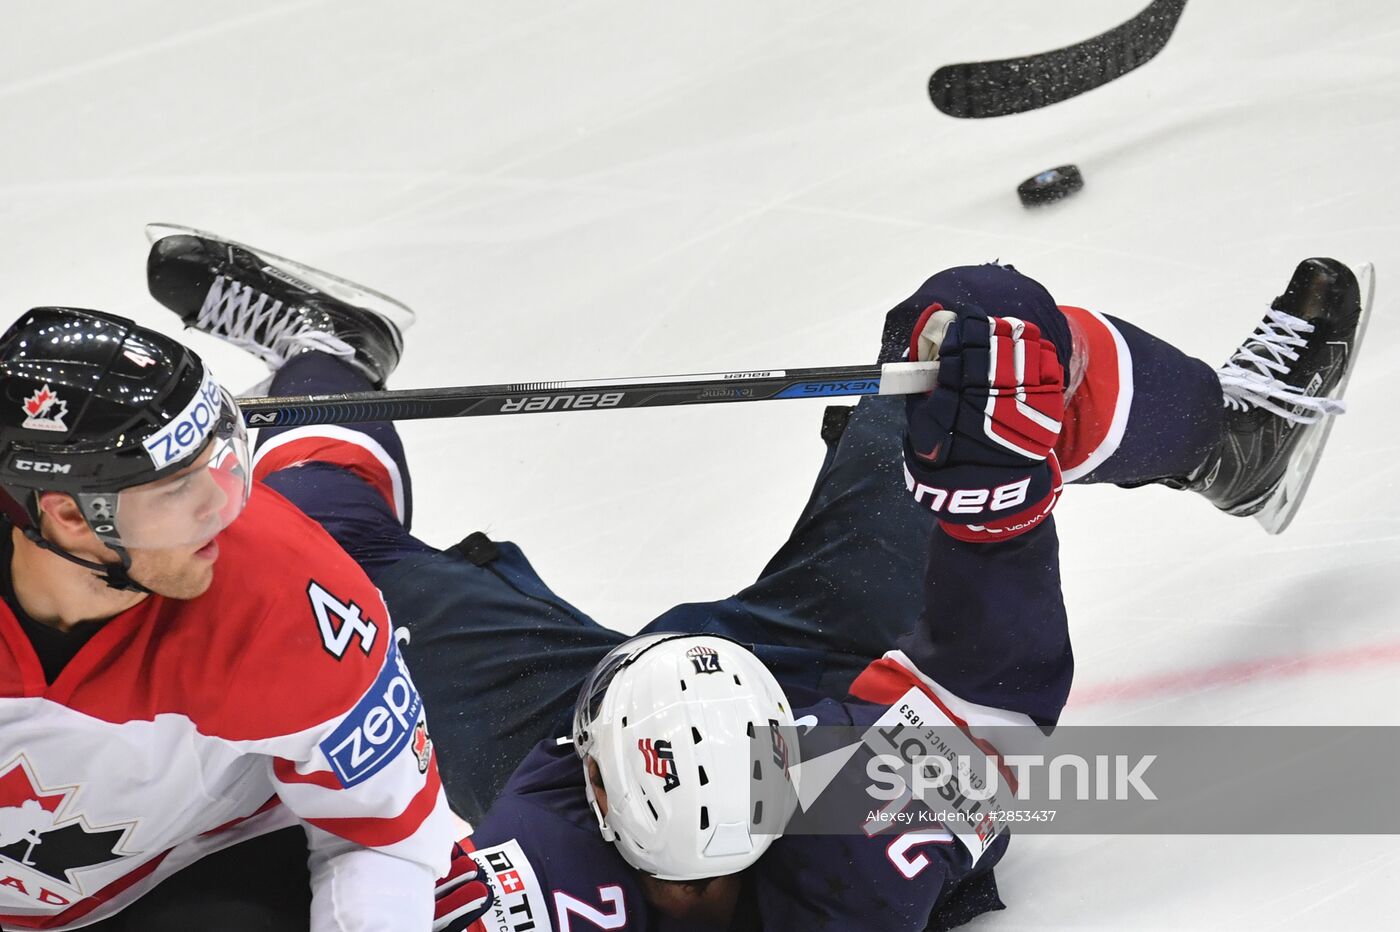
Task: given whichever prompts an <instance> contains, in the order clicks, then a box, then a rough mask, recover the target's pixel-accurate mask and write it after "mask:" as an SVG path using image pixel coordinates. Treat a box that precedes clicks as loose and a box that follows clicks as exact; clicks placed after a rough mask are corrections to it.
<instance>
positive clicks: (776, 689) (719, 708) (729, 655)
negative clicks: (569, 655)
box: [574, 634, 796, 881]
mask: <svg viewBox="0 0 1400 932" xmlns="http://www.w3.org/2000/svg"><path fill="white" fill-rule="evenodd" d="M784 728H786V729H791V728H792V710H791V706H790V704H789V703H788V700H787V697H786V695H784V693H783V691H782V687H781V686H779V685H778V683H777V681H776V680H775V679H774V678H773V675H772V673H770V672H769V671H768V669H767V668H766V667H765V666H764V665H763V663H762V662H761V661H760V660H759V659H758V658H757V657H755V656H754V655H753V653H752V652H750V651H749V650H748V649H747V648H745V647H744V646H743V645H741V644H738V643H736V642H734V641H730V640H728V639H726V638H720V637H713V636H709V635H674V634H671V635H648V636H644V637H642V638H635V639H633V640H632V641H628V642H626V643H624V644H622V645H620V646H619V647H618V648H616V649H615V650H614V651H613V652H612V653H610V654H609V655H608V656H607V657H605V658H604V659H603V661H602V662H600V663H599V664H598V666H597V667H596V668H595V669H594V673H593V675H591V676H590V677H589V679H588V681H587V682H586V683H585V684H584V688H583V690H582V692H581V693H580V697H579V702H578V705H577V706H576V707H575V717H574V742H575V750H576V751H577V753H578V754H579V756H580V758H581V759H582V763H583V769H584V779H585V791H586V794H587V796H588V800H589V804H590V805H591V806H592V807H593V811H594V815H595V816H596V817H597V818H598V826H599V831H600V832H601V833H602V835H603V837H604V839H606V840H609V841H611V842H613V844H614V845H616V846H617V848H618V850H619V852H620V853H621V854H622V856H623V858H624V859H625V860H626V861H627V862H628V863H629V864H631V865H632V866H633V867H635V868H637V869H638V870H641V871H644V872H646V873H648V874H651V875H653V876H655V877H657V878H659V879H662V880H679V881H686V880H700V879H705V878H709V877H718V876H723V875H726V874H733V873H737V872H739V871H742V870H744V869H746V868H747V867H749V866H750V865H752V864H753V863H754V862H755V861H757V860H758V858H759V857H760V856H762V854H763V852H764V851H766V850H767V848H768V846H769V845H770V844H771V843H772V842H773V840H774V839H775V838H777V837H778V836H779V835H781V834H782V830H783V827H784V825H785V824H786V818H787V815H788V813H789V812H791V806H792V805H795V799H796V797H795V791H794V790H795V788H794V786H793V781H792V777H791V774H790V772H789V770H788V768H787V766H786V763H787V762H786V758H785V757H784V759H783V766H774V765H773V762H772V759H773V755H772V753H771V752H770V751H769V750H768V743H769V741H770V740H771V741H772V742H773V746H774V747H783V748H786V747H788V746H791V745H789V744H787V743H781V742H785V741H789V740H791V738H786V739H784V738H781V737H780V735H781V730H782V729H784ZM760 748H762V749H763V753H761V754H760V753H757V752H758V750H759V749H760ZM590 761H592V762H593V764H594V765H596V767H597V771H598V773H599V775H600V776H601V778H602V782H603V786H604V788H605V789H606V792H607V813H606V814H605V813H604V812H603V810H602V807H601V806H600V805H599V800H598V798H597V795H598V794H597V793H596V792H595V789H594V786H593V780H592V774H591V772H590Z"/></svg>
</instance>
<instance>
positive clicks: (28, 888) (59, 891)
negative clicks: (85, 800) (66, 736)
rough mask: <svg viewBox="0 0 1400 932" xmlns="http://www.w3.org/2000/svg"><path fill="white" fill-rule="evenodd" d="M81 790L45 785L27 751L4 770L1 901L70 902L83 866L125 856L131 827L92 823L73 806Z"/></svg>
mask: <svg viewBox="0 0 1400 932" xmlns="http://www.w3.org/2000/svg"><path fill="white" fill-rule="evenodd" d="M78 789H79V787H74V786H65V787H59V788H56V789H52V790H50V789H48V788H46V787H44V786H43V785H42V784H40V782H39V781H38V779H36V777H35V776H34V772H33V769H32V768H31V766H30V764H29V762H28V760H26V759H25V758H24V757H23V756H21V757H20V758H19V759H18V760H16V761H15V762H14V763H13V764H12V765H10V766H9V767H8V768H7V769H5V770H4V772H3V773H0V903H6V902H14V901H20V902H25V903H31V904H32V903H42V904H45V905H48V906H66V905H67V904H69V903H72V902H74V901H75V900H77V899H81V898H82V897H83V896H84V891H83V888H82V884H81V881H80V879H79V877H78V875H79V874H80V873H81V872H82V871H83V870H84V869H86V868H89V867H96V866H98V865H101V864H106V863H107V862H108V861H115V860H117V859H118V858H121V857H123V855H122V854H119V853H118V849H119V848H120V847H121V842H122V840H123V839H124V838H125V837H126V835H127V833H128V832H129V831H130V830H131V826H130V825H117V826H107V827H101V828H92V827H90V826H89V825H88V823H87V819H86V818H84V817H83V815H82V813H81V812H74V811H72V808H71V806H69V805H68V804H69V802H70V801H71V799H72V798H73V797H74V796H75V795H76V794H77V792H78Z"/></svg>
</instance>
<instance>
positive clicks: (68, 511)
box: [39, 492, 97, 550]
mask: <svg viewBox="0 0 1400 932" xmlns="http://www.w3.org/2000/svg"><path fill="white" fill-rule="evenodd" d="M39 530H40V531H41V532H42V533H43V535H44V536H45V537H46V538H48V539H49V540H51V541H53V542H54V543H55V544H58V545H59V546H60V547H63V548H64V549H65V550H73V549H76V548H81V547H85V546H86V547H91V546H92V545H93V544H94V543H96V542H97V535H96V534H94V533H93V532H92V528H90V527H88V523H87V519H86V518H84V517H83V513H82V510H81V509H79V508H78V503H77V501H76V500H74V498H73V496H71V495H69V494H68V493H67V492H40V493H39Z"/></svg>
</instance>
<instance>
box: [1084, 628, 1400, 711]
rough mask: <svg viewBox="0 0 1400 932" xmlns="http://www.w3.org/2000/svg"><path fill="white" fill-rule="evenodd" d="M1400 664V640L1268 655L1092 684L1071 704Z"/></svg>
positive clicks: (1195, 690)
mask: <svg viewBox="0 0 1400 932" xmlns="http://www.w3.org/2000/svg"><path fill="white" fill-rule="evenodd" d="M1394 663H1400V642H1397V643H1392V644H1374V645H1368V646H1363V647H1351V648H1346V649H1344V650H1335V651H1324V652H1320V653H1315V654H1292V655H1285V656H1282V657H1264V658H1260V659H1258V660H1241V661H1234V662H1231V663H1222V664H1216V665H1215V666H1210V667H1200V668H1197V669H1194V670H1178V671H1175V672H1172V673H1159V674H1155V675H1148V676H1137V677H1132V678H1130V679H1125V680H1117V681H1109V682H1107V683H1091V684H1087V685H1085V686H1082V687H1076V688H1074V689H1073V690H1071V692H1070V696H1069V703H1068V704H1069V705H1070V706H1075V707H1079V706H1089V705H1103V704H1105V703H1109V702H1127V701H1132V700H1136V699H1150V698H1153V697H1158V696H1172V695H1187V694H1189V693H1193V692H1199V691H1202V690H1207V689H1214V688H1217V687H1221V686H1233V685H1239V684H1243V683H1250V682H1255V681H1258V680H1276V679H1287V678H1290V677H1296V676H1306V675H1307V674H1309V673H1321V672H1329V671H1339V670H1355V669H1357V668H1359V667H1375V666H1384V665H1386V664H1394Z"/></svg>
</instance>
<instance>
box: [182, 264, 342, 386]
mask: <svg viewBox="0 0 1400 932" xmlns="http://www.w3.org/2000/svg"><path fill="white" fill-rule="evenodd" d="M255 296H256V298H257V300H256V301H254V300H253V299H254V297H255ZM194 327H195V328H196V329H198V330H203V331H204V332H205V333H210V334H213V335H214V336H217V337H221V338H222V339H224V340H225V341H226V342H228V343H232V344H233V345H234V346H237V347H238V348H240V349H244V350H247V351H248V352H250V353H252V354H253V355H254V356H257V357H258V358H259V359H261V360H263V362H265V363H267V364H268V365H269V366H271V367H272V368H273V369H277V368H278V367H280V366H281V365H282V364H283V363H285V362H286V361H287V360H288V359H290V358H291V357H293V356H295V355H297V354H298V353H304V352H309V351H312V350H318V351H320V352H323V353H329V354H331V355H332V356H353V355H355V350H354V348H353V347H352V346H350V344H348V343H346V342H345V341H344V340H342V339H340V338H339V337H337V336H336V335H335V334H333V333H328V332H326V331H325V330H323V329H321V328H320V327H319V326H317V324H316V322H315V321H314V320H312V319H311V318H310V317H309V316H308V315H307V313H306V311H305V310H304V309H302V308H299V307H286V306H285V305H284V304H283V302H281V301H278V300H275V299H273V298H272V297H271V296H269V295H266V294H264V293H262V292H260V291H255V290H254V289H253V288H251V287H249V286H247V285H242V284H239V283H238V282H236V281H234V280H232V279H228V278H225V277H224V276H222V275H220V276H219V277H217V278H215V279H214V284H213V285H211V286H209V293H208V294H206V295H205V296H204V304H203V305H202V306H201V307H200V309H199V316H198V317H197V318H195V322H194Z"/></svg>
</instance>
